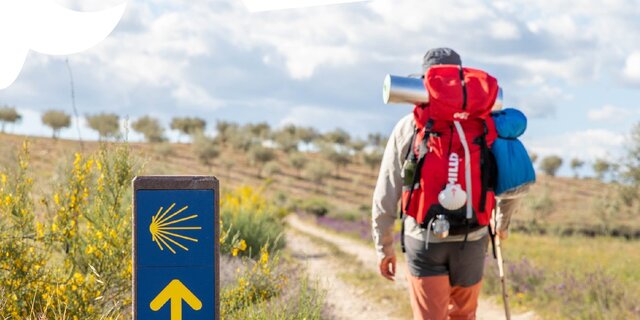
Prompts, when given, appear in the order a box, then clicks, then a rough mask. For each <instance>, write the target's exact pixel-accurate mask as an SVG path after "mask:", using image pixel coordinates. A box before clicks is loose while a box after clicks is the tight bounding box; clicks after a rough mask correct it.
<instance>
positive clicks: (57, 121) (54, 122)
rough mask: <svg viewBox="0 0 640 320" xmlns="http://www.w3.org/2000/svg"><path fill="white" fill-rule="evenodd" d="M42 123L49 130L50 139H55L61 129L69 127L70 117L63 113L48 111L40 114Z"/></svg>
mask: <svg viewBox="0 0 640 320" xmlns="http://www.w3.org/2000/svg"><path fill="white" fill-rule="evenodd" d="M42 123H43V124H44V125H46V126H47V127H49V128H51V130H52V134H51V137H52V138H54V139H57V138H58V137H59V136H60V130H61V129H64V128H68V127H69V126H71V116H70V115H68V114H67V113H65V112H64V111H59V110H49V111H46V112H45V113H43V114H42Z"/></svg>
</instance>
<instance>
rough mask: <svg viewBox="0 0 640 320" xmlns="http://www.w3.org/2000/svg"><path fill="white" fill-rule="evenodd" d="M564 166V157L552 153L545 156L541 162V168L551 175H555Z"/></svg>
mask: <svg viewBox="0 0 640 320" xmlns="http://www.w3.org/2000/svg"><path fill="white" fill-rule="evenodd" d="M561 166H562V158H560V157H558V156H556V155H552V156H547V157H544V158H543V159H542V160H541V162H540V170H542V171H543V172H544V173H546V174H547V175H550V176H552V177H553V176H555V175H556V172H558V169H560V167H561Z"/></svg>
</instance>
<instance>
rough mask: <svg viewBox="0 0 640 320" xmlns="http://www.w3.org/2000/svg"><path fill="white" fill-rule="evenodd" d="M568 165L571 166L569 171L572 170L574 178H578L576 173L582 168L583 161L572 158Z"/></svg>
mask: <svg viewBox="0 0 640 320" xmlns="http://www.w3.org/2000/svg"><path fill="white" fill-rule="evenodd" d="M569 165H570V166H571V170H573V174H574V176H575V177H576V178H578V176H579V174H578V171H579V170H580V168H582V166H584V161H582V160H580V159H578V158H573V159H571V163H570V164H569Z"/></svg>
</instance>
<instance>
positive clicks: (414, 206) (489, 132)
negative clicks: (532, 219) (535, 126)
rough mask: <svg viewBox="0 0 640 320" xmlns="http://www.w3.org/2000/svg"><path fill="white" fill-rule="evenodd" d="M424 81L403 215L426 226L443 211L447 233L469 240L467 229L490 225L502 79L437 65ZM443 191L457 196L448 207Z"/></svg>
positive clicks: (405, 171) (407, 160)
mask: <svg viewBox="0 0 640 320" xmlns="http://www.w3.org/2000/svg"><path fill="white" fill-rule="evenodd" d="M424 85H425V88H426V89H427V91H428V92H429V103H428V104H419V105H415V107H414V110H413V114H414V120H415V124H416V125H415V128H414V129H415V130H414V134H413V137H412V138H411V147H410V148H409V150H408V152H407V154H406V156H405V162H404V166H403V174H402V175H403V192H402V211H401V213H402V214H404V216H411V217H413V218H415V219H416V221H417V222H418V224H420V226H421V227H422V228H426V229H428V230H429V229H430V227H431V223H432V221H434V219H435V218H436V216H438V215H444V216H445V217H446V218H447V220H448V221H449V223H450V228H449V234H451V235H457V234H465V242H466V235H467V234H468V233H469V232H472V231H475V230H478V229H480V228H482V227H486V226H487V225H489V222H490V219H491V214H492V210H493V209H494V206H495V196H494V192H493V187H494V185H495V179H496V175H497V172H496V168H495V159H494V158H493V155H492V153H491V146H492V144H493V142H494V141H495V139H496V137H497V134H496V129H495V124H494V122H493V119H492V117H491V116H490V113H491V109H492V107H493V105H494V103H495V101H496V97H497V95H498V90H499V88H498V83H497V80H496V79H495V78H494V77H492V76H491V75H489V74H487V73H486V72H484V71H481V70H477V69H472V68H466V67H461V66H458V65H437V66H432V67H431V68H429V70H428V71H427V72H426V74H425V77H424ZM445 192H451V194H452V195H453V198H454V201H453V202H448V203H445V204H446V206H447V207H445V206H443V204H442V201H440V200H439V197H442V196H443V194H445ZM445 196H446V195H445ZM463 196H464V197H463ZM461 205H462V206H461ZM402 225H403V227H404V223H403V224H402ZM402 238H404V236H403V237H402Z"/></svg>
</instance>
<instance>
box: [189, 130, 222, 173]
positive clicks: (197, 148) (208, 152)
mask: <svg viewBox="0 0 640 320" xmlns="http://www.w3.org/2000/svg"><path fill="white" fill-rule="evenodd" d="M192 148H193V151H194V152H195V154H196V157H197V158H198V161H199V162H200V163H201V164H203V165H205V166H207V167H208V168H209V171H211V165H212V164H213V161H214V160H215V159H216V158H217V157H218V156H219V155H220V151H219V150H218V148H217V147H216V144H215V142H214V140H213V139H211V138H209V137H207V136H205V135H204V134H201V133H198V134H196V135H195V136H194V138H193V143H192Z"/></svg>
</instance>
